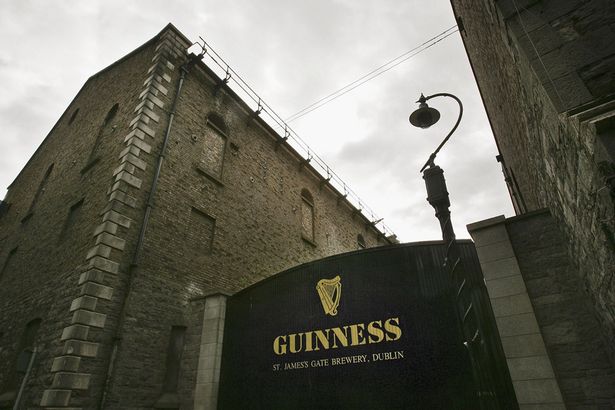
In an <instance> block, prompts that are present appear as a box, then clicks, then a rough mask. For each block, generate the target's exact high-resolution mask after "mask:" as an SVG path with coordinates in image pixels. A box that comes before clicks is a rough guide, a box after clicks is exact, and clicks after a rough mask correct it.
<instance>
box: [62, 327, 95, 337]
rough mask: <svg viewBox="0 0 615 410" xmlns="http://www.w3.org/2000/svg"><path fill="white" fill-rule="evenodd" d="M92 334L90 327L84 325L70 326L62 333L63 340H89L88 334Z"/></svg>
mask: <svg viewBox="0 0 615 410" xmlns="http://www.w3.org/2000/svg"><path fill="white" fill-rule="evenodd" d="M89 332H90V327H89V326H84V325H70V326H67V327H65V328H64V330H63V331H62V337H61V338H60V339H61V340H69V339H75V340H87V339H88V333H89Z"/></svg>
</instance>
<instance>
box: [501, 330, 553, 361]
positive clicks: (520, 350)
mask: <svg viewBox="0 0 615 410" xmlns="http://www.w3.org/2000/svg"><path fill="white" fill-rule="evenodd" d="M501 340H502V347H503V349H504V354H505V355H506V357H527V356H538V355H546V354H547V350H546V348H545V344H544V342H543V340H542V336H541V335H540V334H538V333H534V334H530V335H519V336H508V337H503V338H502V339H501Z"/></svg>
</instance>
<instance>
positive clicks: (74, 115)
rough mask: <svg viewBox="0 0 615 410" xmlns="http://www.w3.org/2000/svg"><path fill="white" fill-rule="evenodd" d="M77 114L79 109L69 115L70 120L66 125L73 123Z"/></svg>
mask: <svg viewBox="0 0 615 410" xmlns="http://www.w3.org/2000/svg"><path fill="white" fill-rule="evenodd" d="M77 114H79V108H77V109H76V110H75V111H73V115H71V116H70V119H69V120H68V125H71V124H72V123H73V121H75V118H77Z"/></svg>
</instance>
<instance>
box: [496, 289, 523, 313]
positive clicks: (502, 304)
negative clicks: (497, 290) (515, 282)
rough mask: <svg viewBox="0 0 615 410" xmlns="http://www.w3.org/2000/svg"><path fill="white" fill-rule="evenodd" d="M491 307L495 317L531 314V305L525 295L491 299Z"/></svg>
mask: <svg viewBox="0 0 615 410" xmlns="http://www.w3.org/2000/svg"><path fill="white" fill-rule="evenodd" d="M491 307H492V308H493V314H494V315H495V317H503V316H511V315H518V314H520V313H531V312H533V309H532V303H531V302H530V298H529V296H528V295H527V293H525V292H524V293H520V294H517V295H512V296H504V297H501V298H497V299H491Z"/></svg>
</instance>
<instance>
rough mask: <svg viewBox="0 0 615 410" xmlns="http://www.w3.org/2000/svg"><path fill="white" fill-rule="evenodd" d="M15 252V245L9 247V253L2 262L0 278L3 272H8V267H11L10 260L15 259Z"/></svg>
mask: <svg viewBox="0 0 615 410" xmlns="http://www.w3.org/2000/svg"><path fill="white" fill-rule="evenodd" d="M15 254H17V247H15V248H13V249H11V250H10V251H9V254H8V255H6V259H5V260H4V263H3V264H2V269H0V278H2V277H3V276H4V274H5V273H6V272H8V271H9V269H10V268H11V265H12V263H11V262H12V260H13V259H15Z"/></svg>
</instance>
